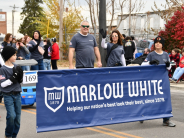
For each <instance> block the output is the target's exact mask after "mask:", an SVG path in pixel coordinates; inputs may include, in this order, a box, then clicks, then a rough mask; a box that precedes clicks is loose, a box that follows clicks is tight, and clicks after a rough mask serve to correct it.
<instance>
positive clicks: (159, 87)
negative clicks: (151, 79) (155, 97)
mask: <svg viewBox="0 0 184 138" xmlns="http://www.w3.org/2000/svg"><path fill="white" fill-rule="evenodd" d="M161 82H162V80H159V81H158V92H159V93H160V94H164V93H163V92H161V91H160V90H161V89H162V86H160V83H161Z"/></svg>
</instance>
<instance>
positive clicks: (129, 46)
mask: <svg viewBox="0 0 184 138" xmlns="http://www.w3.org/2000/svg"><path fill="white" fill-rule="evenodd" d="M125 40H126V42H125V43H124V44H123V47H124V51H125V59H126V65H128V64H131V61H132V60H133V58H134V57H133V54H134V52H135V43H134V42H133V41H132V38H131V37H126V38H125Z"/></svg>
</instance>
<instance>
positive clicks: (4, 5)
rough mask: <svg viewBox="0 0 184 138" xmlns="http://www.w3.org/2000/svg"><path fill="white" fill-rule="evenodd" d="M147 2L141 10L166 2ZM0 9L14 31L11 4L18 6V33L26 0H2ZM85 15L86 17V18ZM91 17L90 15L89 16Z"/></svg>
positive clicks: (16, 23)
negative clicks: (5, 14) (4, 13)
mask: <svg viewBox="0 0 184 138" xmlns="http://www.w3.org/2000/svg"><path fill="white" fill-rule="evenodd" d="M79 1H80V4H81V5H82V6H85V0H79ZM144 1H145V2H146V5H145V8H144V10H143V11H141V12H146V11H151V7H154V1H155V2H156V3H157V5H161V4H165V0H144ZM0 3H1V4H0V9H2V11H3V12H7V27H8V29H7V31H8V32H12V25H11V24H12V13H11V12H12V7H10V6H14V4H15V6H16V7H18V8H16V12H15V27H14V28H15V34H17V33H18V32H17V30H18V28H19V25H20V23H21V22H22V21H21V20H20V18H21V17H20V12H21V11H22V9H21V8H22V7H23V6H24V0H0ZM84 16H86V17H87V16H89V14H86V15H84ZM86 17H85V18H86ZM87 19H89V17H88V18H87Z"/></svg>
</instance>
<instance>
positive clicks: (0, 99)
mask: <svg viewBox="0 0 184 138" xmlns="http://www.w3.org/2000/svg"><path fill="white" fill-rule="evenodd" d="M2 99H3V94H2V92H0V103H1V102H2Z"/></svg>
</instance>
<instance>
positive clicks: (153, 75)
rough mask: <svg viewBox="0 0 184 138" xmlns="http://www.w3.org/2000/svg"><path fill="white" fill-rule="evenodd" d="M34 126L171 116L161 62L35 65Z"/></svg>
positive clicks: (48, 128) (76, 125)
mask: <svg viewBox="0 0 184 138" xmlns="http://www.w3.org/2000/svg"><path fill="white" fill-rule="evenodd" d="M36 102H37V105H36V106H37V132H44V131H55V130H62V129H71V128H80V127H89V126H97V125H106V124H114V123H123V122H132V121H140V120H149V119H157V118H165V117H172V114H171V112H172V107H171V96H170V83H169V78H168V71H167V70H166V67H165V66H164V65H159V66H137V67H117V68H116V67H115V68H98V69H96V68H95V69H73V70H55V71H38V83H37V85H36Z"/></svg>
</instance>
